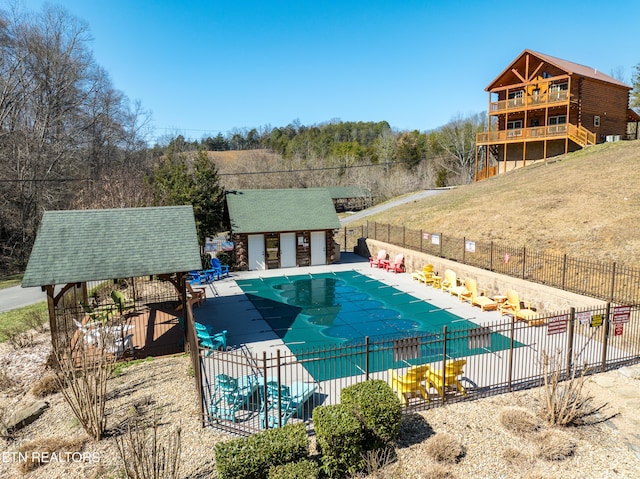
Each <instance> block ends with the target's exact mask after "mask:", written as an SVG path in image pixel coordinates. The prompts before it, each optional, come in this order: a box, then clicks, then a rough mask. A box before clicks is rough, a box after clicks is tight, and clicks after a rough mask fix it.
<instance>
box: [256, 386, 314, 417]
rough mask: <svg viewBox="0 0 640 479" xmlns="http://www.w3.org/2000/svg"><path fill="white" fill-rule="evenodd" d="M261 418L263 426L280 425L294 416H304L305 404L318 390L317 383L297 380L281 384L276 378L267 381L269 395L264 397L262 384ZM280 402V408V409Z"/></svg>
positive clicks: (260, 387)
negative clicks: (288, 383)
mask: <svg viewBox="0 0 640 479" xmlns="http://www.w3.org/2000/svg"><path fill="white" fill-rule="evenodd" d="M259 389H260V398H261V402H262V404H261V406H260V420H261V422H262V427H263V428H266V427H267V426H268V427H269V428H274V427H280V426H281V425H282V426H284V425H285V424H287V421H288V420H289V419H290V418H291V417H292V416H293V415H296V416H298V417H302V412H303V407H304V404H305V403H306V402H307V401H308V400H309V399H310V398H311V397H312V396H313V394H314V393H315V392H316V385H315V384H308V383H303V382H300V381H296V382H294V383H292V384H291V385H285V384H281V385H280V387H279V388H278V382H277V381H274V380H269V381H267V397H266V399H265V398H264V386H263V385H260V386H259ZM278 403H279V405H280V408H279V409H278Z"/></svg>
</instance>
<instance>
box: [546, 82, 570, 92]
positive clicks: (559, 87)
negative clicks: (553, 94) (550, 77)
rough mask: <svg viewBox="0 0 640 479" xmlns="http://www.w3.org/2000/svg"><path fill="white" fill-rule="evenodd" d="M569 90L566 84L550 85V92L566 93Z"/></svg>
mask: <svg viewBox="0 0 640 479" xmlns="http://www.w3.org/2000/svg"><path fill="white" fill-rule="evenodd" d="M568 89H569V84H568V83H567V82H564V83H554V84H553V85H551V88H550V90H551V91H567V90H568Z"/></svg>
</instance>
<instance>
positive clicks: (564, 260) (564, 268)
mask: <svg viewBox="0 0 640 479" xmlns="http://www.w3.org/2000/svg"><path fill="white" fill-rule="evenodd" d="M566 277H567V254H566V253H565V254H564V255H563V257H562V290H563V291H564V288H565V279H566Z"/></svg>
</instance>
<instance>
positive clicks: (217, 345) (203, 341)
mask: <svg viewBox="0 0 640 479" xmlns="http://www.w3.org/2000/svg"><path fill="white" fill-rule="evenodd" d="M194 325H195V329H196V335H197V336H198V344H199V345H200V346H201V347H203V348H206V349H209V352H208V353H207V356H209V355H211V353H212V352H213V351H216V350H220V349H221V350H222V351H226V350H227V330H226V329H225V330H223V331H220V332H218V333H214V332H212V331H211V330H210V329H209V328H208V327H207V326H205V325H204V324H202V323H198V322H194Z"/></svg>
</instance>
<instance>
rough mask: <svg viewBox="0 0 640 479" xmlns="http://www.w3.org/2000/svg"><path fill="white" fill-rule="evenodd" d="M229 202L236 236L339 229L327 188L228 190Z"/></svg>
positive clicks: (230, 215)
mask: <svg viewBox="0 0 640 479" xmlns="http://www.w3.org/2000/svg"><path fill="white" fill-rule="evenodd" d="M226 200H227V209H228V214H229V222H230V226H231V231H232V232H233V233H267V232H286V231H319V230H333V229H339V228H340V220H339V219H338V215H337V214H336V210H335V208H334V206H333V201H332V200H331V196H330V194H329V191H328V190H327V189H326V188H304V189H271V190H237V191H228V192H227V195H226Z"/></svg>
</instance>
